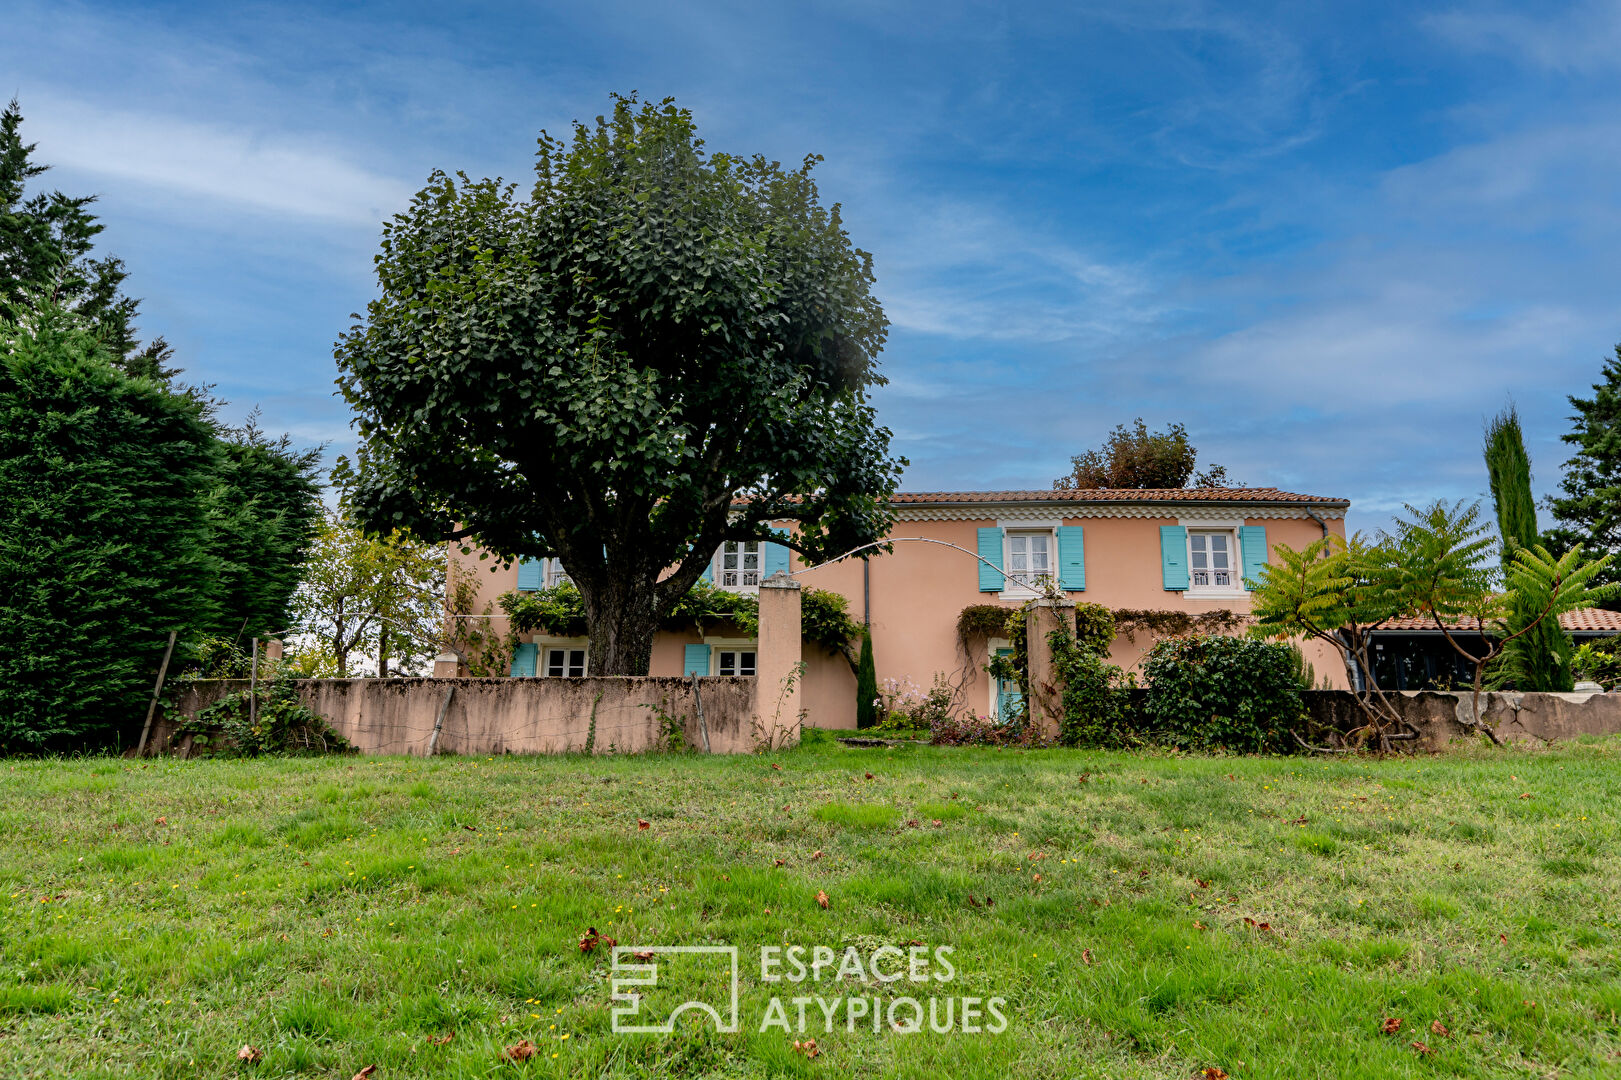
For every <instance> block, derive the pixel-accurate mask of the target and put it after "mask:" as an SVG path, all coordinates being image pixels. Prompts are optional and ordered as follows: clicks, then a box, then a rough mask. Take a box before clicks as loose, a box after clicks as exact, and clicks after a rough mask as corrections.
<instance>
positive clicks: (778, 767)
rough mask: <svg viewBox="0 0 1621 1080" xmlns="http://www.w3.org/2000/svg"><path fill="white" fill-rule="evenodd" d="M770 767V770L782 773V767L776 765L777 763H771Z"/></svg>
mask: <svg viewBox="0 0 1621 1080" xmlns="http://www.w3.org/2000/svg"><path fill="white" fill-rule="evenodd" d="M771 767H772V768H773V769H775V770H777V771H778V772H782V766H781V765H778V764H777V763H776V762H775V761H773V762H772V763H771Z"/></svg>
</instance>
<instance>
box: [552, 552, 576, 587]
mask: <svg viewBox="0 0 1621 1080" xmlns="http://www.w3.org/2000/svg"><path fill="white" fill-rule="evenodd" d="M571 580H573V579H572V578H570V577H569V576H568V571H567V570H564V569H563V560H562V559H547V560H546V587H547V588H548V589H550V588H552V587H553V586H556V585H561V584H563V582H565V581H571Z"/></svg>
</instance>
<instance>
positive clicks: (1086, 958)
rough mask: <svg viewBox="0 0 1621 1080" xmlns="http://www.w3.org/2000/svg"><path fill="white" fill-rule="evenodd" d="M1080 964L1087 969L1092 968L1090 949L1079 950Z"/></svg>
mask: <svg viewBox="0 0 1621 1080" xmlns="http://www.w3.org/2000/svg"><path fill="white" fill-rule="evenodd" d="M1081 963H1083V964H1085V965H1086V966H1087V967H1091V966H1092V950H1091V949H1082V950H1081Z"/></svg>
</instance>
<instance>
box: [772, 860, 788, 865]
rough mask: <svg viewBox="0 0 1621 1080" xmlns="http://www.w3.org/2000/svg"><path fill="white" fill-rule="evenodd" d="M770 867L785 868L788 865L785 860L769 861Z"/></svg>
mask: <svg viewBox="0 0 1621 1080" xmlns="http://www.w3.org/2000/svg"><path fill="white" fill-rule="evenodd" d="M771 865H772V866H787V865H788V860H787V859H772V860H771Z"/></svg>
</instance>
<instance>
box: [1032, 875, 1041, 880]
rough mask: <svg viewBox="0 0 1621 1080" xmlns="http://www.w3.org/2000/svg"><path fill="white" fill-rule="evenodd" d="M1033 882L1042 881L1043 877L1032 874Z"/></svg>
mask: <svg viewBox="0 0 1621 1080" xmlns="http://www.w3.org/2000/svg"><path fill="white" fill-rule="evenodd" d="M1031 880H1033V881H1040V880H1041V875H1040V874H1032V875H1031Z"/></svg>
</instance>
